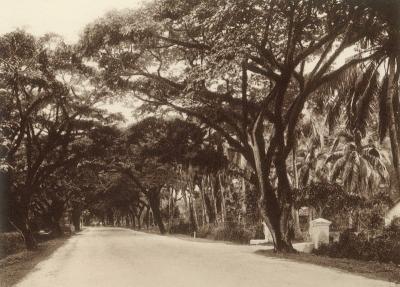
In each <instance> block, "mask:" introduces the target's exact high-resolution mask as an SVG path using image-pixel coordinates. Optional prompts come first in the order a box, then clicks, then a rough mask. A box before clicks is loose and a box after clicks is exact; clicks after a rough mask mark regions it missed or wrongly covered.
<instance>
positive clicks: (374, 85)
mask: <svg viewBox="0 0 400 287" xmlns="http://www.w3.org/2000/svg"><path fill="white" fill-rule="evenodd" d="M378 77H379V74H378V72H377V71H375V72H374V73H373V75H372V76H371V78H370V80H369V83H368V87H367V88H366V89H365V90H364V93H363V94H362V96H361V97H360V98H359V100H358V102H357V104H356V119H355V123H354V128H355V129H357V130H359V131H360V132H361V133H362V135H363V136H365V135H366V127H367V121H368V119H369V116H370V114H371V112H372V104H373V99H374V97H375V95H376V94H377V92H378V88H379V85H378Z"/></svg>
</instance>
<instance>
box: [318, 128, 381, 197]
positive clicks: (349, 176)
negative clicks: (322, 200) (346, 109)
mask: <svg viewBox="0 0 400 287" xmlns="http://www.w3.org/2000/svg"><path fill="white" fill-rule="evenodd" d="M340 137H341V138H344V139H345V142H344V143H343V144H341V146H339V147H340V148H339V150H333V151H332V152H331V153H330V155H329V156H328V158H327V159H326V161H325V163H326V165H327V166H330V181H332V182H335V181H339V182H340V183H341V184H342V185H343V187H344V188H345V190H346V191H347V192H348V193H353V194H360V195H363V196H364V197H367V198H368V197H370V195H372V194H373V193H376V192H377V190H379V188H380V187H381V186H382V185H386V184H388V182H389V173H388V170H387V168H386V163H385V158H384V156H383V153H382V152H381V151H380V150H378V148H377V147H376V146H375V145H374V144H373V142H372V141H370V142H369V143H368V144H367V145H364V146H361V147H357V144H356V142H355V141H354V138H352V137H351V135H348V134H346V136H343V134H341V135H340ZM337 140H339V138H338V139H337ZM335 146H338V145H337V143H336V141H335V143H334V147H335ZM335 149H336V148H335Z"/></svg>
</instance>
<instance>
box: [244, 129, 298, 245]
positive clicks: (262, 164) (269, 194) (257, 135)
mask: <svg viewBox="0 0 400 287" xmlns="http://www.w3.org/2000/svg"><path fill="white" fill-rule="evenodd" d="M256 125H257V123H256ZM260 127H261V129H260ZM262 128H263V127H262V125H260V126H259V127H256V128H255V129H254V130H253V135H252V149H253V156H254V163H255V173H256V176H257V187H258V188H259V190H260V198H259V201H258V204H259V209H260V212H261V217H262V218H263V220H264V221H265V223H266V225H267V226H268V228H269V230H270V232H271V235H272V238H273V240H274V249H275V251H277V252H294V248H293V246H292V243H291V238H290V232H289V231H290V230H289V219H290V213H291V210H292V205H291V203H290V202H289V201H288V198H289V195H290V185H289V182H288V178H287V170H286V163H285V159H284V158H283V157H282V156H281V157H277V158H275V161H274V163H275V167H276V173H277V176H278V190H277V194H278V196H279V199H280V201H279V202H278V198H277V195H276V193H275V190H274V188H273V187H272V185H271V183H270V182H269V167H267V166H266V155H265V144H264V138H263V132H262Z"/></svg>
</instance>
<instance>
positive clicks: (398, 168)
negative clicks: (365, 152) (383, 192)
mask: <svg viewBox="0 0 400 287" xmlns="http://www.w3.org/2000/svg"><path fill="white" fill-rule="evenodd" d="M395 70H396V58H395V56H391V57H389V81H388V85H389V86H388V97H387V108H388V111H389V124H388V126H389V137H390V145H391V150H392V160H393V168H394V172H395V177H396V181H397V194H400V180H399V179H400V158H399V153H400V150H399V141H398V139H399V135H398V134H397V128H396V121H395V113H394V107H393V99H394V97H395V96H396V85H395V81H396V79H395Z"/></svg>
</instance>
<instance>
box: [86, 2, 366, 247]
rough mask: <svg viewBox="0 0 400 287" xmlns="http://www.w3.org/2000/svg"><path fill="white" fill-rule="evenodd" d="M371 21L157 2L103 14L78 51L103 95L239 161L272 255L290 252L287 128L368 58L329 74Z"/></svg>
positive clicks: (360, 15)
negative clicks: (124, 98) (179, 120)
mask: <svg viewBox="0 0 400 287" xmlns="http://www.w3.org/2000/svg"><path fill="white" fill-rule="evenodd" d="M371 21H372V19H370V18H369V17H368V16H366V15H365V10H364V9H363V8H360V7H359V6H353V5H352V4H351V1H280V0H252V1H211V0H210V1H188V0H180V1H171V0H165V1H158V2H156V4H154V5H151V6H150V7H148V8H146V9H144V10H141V11H138V12H135V13H134V12H126V13H125V12H124V13H120V14H117V13H114V14H109V15H108V16H106V17H105V18H103V19H101V20H99V21H97V22H95V23H93V24H92V25H89V26H88V27H87V29H86V31H85V33H84V36H83V38H82V41H81V44H82V45H81V46H82V52H83V54H84V55H86V56H88V57H91V58H92V59H94V60H96V61H98V63H99V67H100V68H101V70H102V71H103V75H104V80H105V81H106V82H107V83H108V85H109V86H110V87H112V88H114V89H115V90H123V91H125V92H127V93H131V94H132V95H134V96H136V97H137V98H139V99H141V100H143V101H144V102H146V103H147V104H152V105H153V106H155V107H161V106H163V107H168V108H172V109H174V110H176V111H178V112H181V113H185V114H186V115H188V116H190V117H194V118H197V119H198V120H200V121H201V122H203V123H204V124H206V125H208V126H210V127H211V128H213V129H214V130H215V131H217V132H218V133H219V134H220V135H221V136H223V137H224V139H225V140H226V141H227V143H228V144H229V145H230V146H231V147H232V148H234V149H235V150H236V151H237V152H238V153H240V154H242V155H243V156H244V158H245V159H246V160H247V162H248V164H249V166H250V167H251V169H252V171H253V176H252V179H251V181H252V183H253V184H254V185H255V186H256V187H257V189H258V190H259V194H260V198H259V208H260V211H261V213H262V217H263V220H265V222H266V224H267V225H268V227H269V229H270V230H271V232H272V235H273V238H274V243H275V249H276V250H279V251H282V250H287V251H290V250H293V249H292V245H291V239H290V232H289V217H290V214H291V207H292V187H291V183H290V181H289V179H288V173H287V163H286V161H287V158H288V156H289V154H290V152H291V150H292V148H293V144H294V142H295V137H296V133H295V129H296V125H297V123H298V121H299V118H300V115H301V113H302V111H303V107H304V104H305V102H306V101H307V100H308V99H309V97H310V96H311V95H312V94H313V93H315V92H316V91H317V90H318V89H320V88H322V87H323V86H324V84H326V83H327V82H329V81H331V80H333V79H335V78H336V77H338V76H339V75H342V74H343V73H344V72H345V71H346V70H347V69H348V68H349V67H351V66H353V65H355V64H357V63H361V62H363V61H365V60H366V59H368V58H370V57H371V55H366V56H365V57H357V58H353V59H350V60H349V61H347V62H346V63H344V64H343V65H339V66H338V65H334V63H335V61H336V60H337V59H338V57H339V56H340V55H341V54H342V53H343V51H344V50H345V49H346V48H349V47H352V46H353V45H355V44H356V43H357V42H358V41H359V40H360V39H361V38H363V36H364V35H363V31H365V29H364V27H366V26H368V25H369V23H370V22H371ZM273 172H275V173H276V175H277V182H276V184H275V182H274V181H273V180H271V178H270V174H272V173H273Z"/></svg>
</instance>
